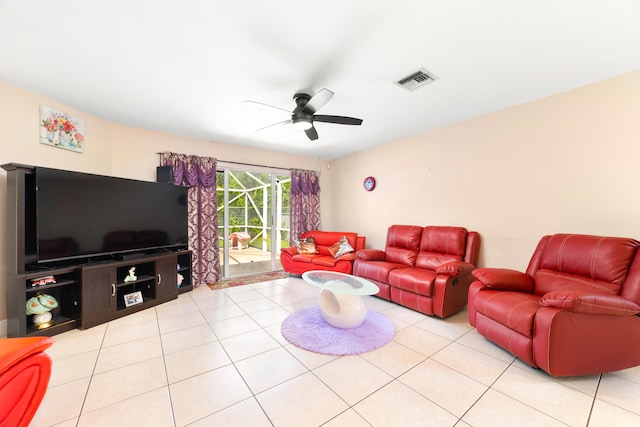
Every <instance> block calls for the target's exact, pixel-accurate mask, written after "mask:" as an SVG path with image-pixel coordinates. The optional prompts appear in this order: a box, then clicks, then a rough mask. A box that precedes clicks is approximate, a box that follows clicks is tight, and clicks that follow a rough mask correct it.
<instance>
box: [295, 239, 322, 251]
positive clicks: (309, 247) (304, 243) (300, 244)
mask: <svg viewBox="0 0 640 427" xmlns="http://www.w3.org/2000/svg"><path fill="white" fill-rule="evenodd" d="M296 248H297V249H298V253H299V254H307V255H309V254H317V253H318V249H317V248H316V241H315V240H313V237H305V238H304V239H300V240H298V241H296Z"/></svg>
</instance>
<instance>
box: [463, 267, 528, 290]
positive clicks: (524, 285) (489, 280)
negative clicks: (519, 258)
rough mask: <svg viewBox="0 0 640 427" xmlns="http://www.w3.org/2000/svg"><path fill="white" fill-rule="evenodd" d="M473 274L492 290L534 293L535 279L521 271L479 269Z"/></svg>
mask: <svg viewBox="0 0 640 427" xmlns="http://www.w3.org/2000/svg"><path fill="white" fill-rule="evenodd" d="M471 274H473V277H475V279H476V280H477V281H479V282H480V283H482V284H483V285H484V286H486V287H487V288H490V289H499V290H504V291H518V292H528V293H532V292H533V277H531V276H529V275H528V274H525V273H522V272H520V271H516V270H510V269H507V268H477V269H475V270H473V272H472V273H471Z"/></svg>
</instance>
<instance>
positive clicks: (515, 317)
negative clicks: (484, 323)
mask: <svg viewBox="0 0 640 427" xmlns="http://www.w3.org/2000/svg"><path fill="white" fill-rule="evenodd" d="M474 307H475V309H476V312H477V313H479V314H482V315H484V316H486V317H488V318H489V319H491V320H493V321H495V322H498V323H500V324H501V325H504V326H506V327H507V328H509V329H512V330H514V331H516V332H518V333H519V334H521V335H524V336H525V337H528V338H533V320H534V319H535V317H536V312H537V311H538V310H539V309H540V297H539V296H537V295H534V294H527V293H524V292H511V291H492V290H485V291H482V292H479V293H478V294H477V296H476V298H475V300H474Z"/></svg>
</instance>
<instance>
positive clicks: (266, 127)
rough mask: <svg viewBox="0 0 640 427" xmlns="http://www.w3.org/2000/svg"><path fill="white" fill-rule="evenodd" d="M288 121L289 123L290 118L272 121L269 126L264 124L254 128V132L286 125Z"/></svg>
mask: <svg viewBox="0 0 640 427" xmlns="http://www.w3.org/2000/svg"><path fill="white" fill-rule="evenodd" d="M289 123H291V119H288V120H285V121H283V122H278V123H274V124H271V125H269V126H265V127H263V128H260V129H256V130H255V131H256V132H260V131H262V130H265V129H269V128H274V127H277V126H282V125H288V124H289Z"/></svg>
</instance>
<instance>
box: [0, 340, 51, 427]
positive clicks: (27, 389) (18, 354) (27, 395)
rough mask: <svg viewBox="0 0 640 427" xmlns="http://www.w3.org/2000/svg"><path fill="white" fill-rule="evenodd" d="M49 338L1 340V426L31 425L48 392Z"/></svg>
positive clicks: (49, 366)
mask: <svg viewBox="0 0 640 427" xmlns="http://www.w3.org/2000/svg"><path fill="white" fill-rule="evenodd" d="M51 344H53V339H51V338H49V337H28V338H7V339H0V402H1V403H0V425H2V426H15V427H27V426H28V425H29V423H30V422H31V419H32V418H33V416H34V415H35V414H36V411H37V410H38V407H39V406H40V403H41V402H42V399H43V398H44V395H45V393H46V391H47V385H48V384H49V377H50V376H51V358H50V357H49V355H48V354H47V353H45V352H44V351H45V350H46V349H47V348H49V346H51Z"/></svg>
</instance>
